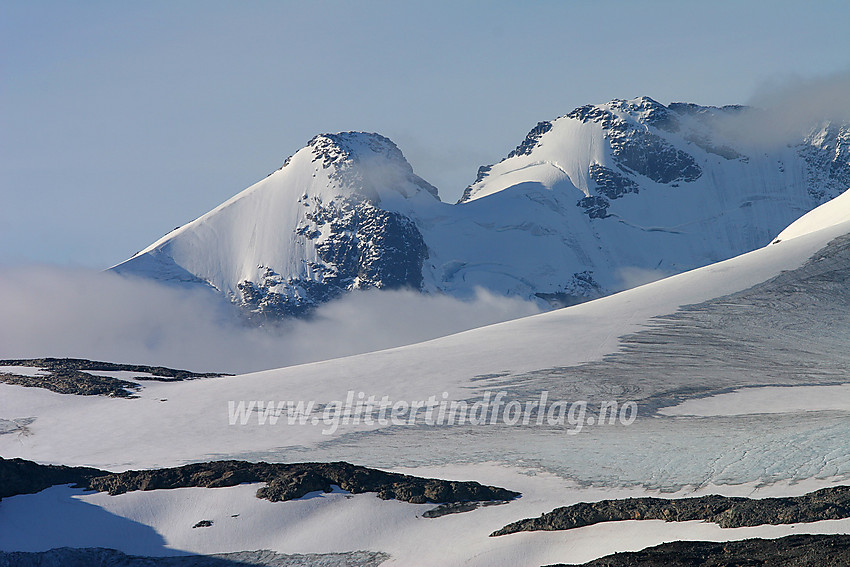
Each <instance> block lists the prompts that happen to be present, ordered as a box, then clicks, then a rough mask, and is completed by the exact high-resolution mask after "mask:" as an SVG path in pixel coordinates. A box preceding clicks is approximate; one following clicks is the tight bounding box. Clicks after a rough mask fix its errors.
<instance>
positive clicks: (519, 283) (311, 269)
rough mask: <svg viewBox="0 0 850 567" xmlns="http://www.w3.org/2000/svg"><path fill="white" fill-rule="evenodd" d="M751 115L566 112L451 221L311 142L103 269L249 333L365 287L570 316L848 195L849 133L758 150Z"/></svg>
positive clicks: (764, 237) (719, 255)
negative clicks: (179, 296)
mask: <svg viewBox="0 0 850 567" xmlns="http://www.w3.org/2000/svg"><path fill="white" fill-rule="evenodd" d="M754 112H757V111H754V110H752V109H748V108H745V107H740V106H727V107H722V108H715V107H703V106H698V105H694V104H685V103H674V104H671V105H669V106H664V105H662V104H660V103H658V102H656V101H654V100H652V99H650V98H646V97H643V98H638V99H633V100H615V101H612V102H610V103H607V104H604V105H587V106H583V107H580V108H577V109H575V110H574V111H572V112H570V113H569V114H567V115H565V116H562V117H560V118H558V119H556V120H553V121H548V122H540V123H539V124H538V125H537V126H536V127H535V128H534V129H532V130H531V132H529V134H528V136H526V138H525V140H523V142H522V143H521V144H520V145H519V146H517V148H516V149H515V150H513V151H512V152H510V153H509V154H508V156H507V157H506V158H505V159H503V160H502V161H501V162H499V163H497V164H494V165H489V166H483V167H481V168H480V169H479V171H478V176H477V178H476V180H475V182H474V183H472V184H471V185H470V186H469V187H467V189H466V190H465V191H464V193H463V196H462V198H461V199H460V201H459V202H458V203H457V204H455V205H450V204H447V203H443V202H441V201H440V200H439V198H438V196H437V190H436V189H435V188H434V187H433V186H431V185H430V184H428V183H427V182H425V181H424V180H422V179H421V178H419V177H418V176H416V175H415V174H414V173H413V170H412V168H411V166H410V164H409V163H408V162H407V161H406V160H405V158H404V156H403V155H402V153H401V151H400V150H399V149H398V148H397V147H396V146H395V144H393V143H392V142H391V141H390V140H388V139H387V138H385V137H383V136H380V135H378V134H366V133H359V132H345V133H340V134H325V135H320V136H316V137H315V138H314V139H313V140H311V141H310V142H309V143H308V145H307V147H305V148H303V149H302V150H300V151H299V152H297V153H296V154H295V155H293V156H292V157H291V158H289V159H287V160H286V162H285V163H284V165H283V167H282V168H281V169H279V170H278V171H276V172H274V173H273V174H272V175H270V176H269V177H268V178H266V179H265V180H263V181H261V182H259V183H257V184H255V185H254V186H252V187H250V188H248V189H246V190H245V191H243V192H242V193H240V194H238V195H237V196H235V197H233V198H232V199H230V200H229V201H227V202H226V203H224V204H222V205H221V206H219V207H217V208H216V209H214V210H213V211H211V212H210V213H207V214H206V215H204V216H202V217H200V218H199V219H197V220H195V221H193V222H191V223H189V224H187V225H185V226H183V227H181V228H179V229H176V230H175V231H173V232H172V233H170V234H168V235H166V236H165V237H163V238H162V239H160V240H159V241H157V242H155V243H154V244H152V245H151V246H150V247H148V248H146V249H145V250H143V251H142V252H140V253H138V254H136V255H135V256H133V257H132V258H130V259H129V260H127V261H126V262H124V263H122V264H119V265H118V266H116V267H114V268H113V270H115V271H117V272H119V273H123V274H133V275H141V276H144V277H151V278H155V279H158V280H162V281H168V282H173V283H178V284H180V285H200V286H204V287H207V288H212V289H214V290H216V291H217V292H219V293H221V294H223V295H224V296H225V297H227V298H228V299H229V300H230V301H232V302H233V303H235V304H237V305H239V306H241V307H242V308H243V309H244V310H245V312H246V313H247V314H248V315H249V316H250V317H251V318H253V319H256V320H260V321H262V320H266V319H276V318H279V317H285V316H291V315H296V316H297V315H303V314H306V313H308V312H309V311H310V310H311V309H312V308H314V307H315V306H316V305H318V304H321V303H323V302H325V301H328V300H330V299H333V298H335V297H339V296H340V295H341V294H343V293H345V292H347V291H350V290H356V289H366V288H378V289H396V288H410V289H415V290H420V291H422V292H425V293H448V294H452V295H455V296H459V297H464V296H468V295H470V294H472V293H473V292H474V290H475V288H484V289H487V290H490V291H492V292H494V293H497V294H504V295H512V296H520V297H524V298H528V299H532V300H535V301H537V302H539V303H540V304H541V305H543V306H547V305H548V306H560V305H567V304H572V303H577V302H580V301H584V300H587V299H592V298H595V297H599V296H602V295H605V294H608V293H611V292H614V291H618V290H620V289H625V288H627V287H630V286H633V285H637V284H639V283H643V282H644V281H648V280H650V279H654V278H657V277H661V276H664V275H670V274H673V273H678V272H682V271H685V270H689V269H692V268H696V267H699V266H702V265H706V264H709V263H713V262H716V261H720V260H723V259H726V258H730V257H732V256H735V255H738V254H741V253H744V252H747V251H749V250H753V249H755V248H758V247H760V246H763V245H765V244H767V243H768V242H770V241H771V240H772V239H773V238H774V237H775V236H776V235H777V234H778V233H779V232H780V231H781V230H782V229H783V228H784V227H786V226H787V225H788V224H790V223H791V222H792V221H794V220H795V219H796V218H798V217H799V216H801V215H802V214H804V213H805V212H807V211H809V210H811V209H813V208H814V207H816V206H818V205H820V204H821V203H823V202H825V201H827V200H829V199H831V198H833V197H835V196H837V195H838V194H840V193H841V192H843V191H844V190H845V189H847V188H848V187H850V125H848V124H833V123H828V122H824V123H822V124H816V125H813V126H812V128H811V130H810V131H809V132H806V133H801V134H800V136H799V137H797V138H794V139H789V140H758V137H757V136H753V135H751V134H752V132H750V131H749V130H751V129H752V127H751V124H752V123H753V121H752V120H751V118H752V116H753V113H754ZM748 129H749V130H748Z"/></svg>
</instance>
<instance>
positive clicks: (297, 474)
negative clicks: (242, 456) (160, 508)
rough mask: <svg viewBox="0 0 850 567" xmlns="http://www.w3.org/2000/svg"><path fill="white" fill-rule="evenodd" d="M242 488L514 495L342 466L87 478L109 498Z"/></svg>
mask: <svg viewBox="0 0 850 567" xmlns="http://www.w3.org/2000/svg"><path fill="white" fill-rule="evenodd" d="M246 482H265V483H266V486H263V487H261V488H260V489H259V490H258V491H257V497H258V498H264V499H266V500H270V501H272V502H280V501H285V500H293V499H296V498H301V497H302V496H304V495H306V494H308V493H310V492H317V491H322V492H331V491H332V487H333V486H334V485H335V486H339V487H340V488H341V489H343V490H346V491H348V492H351V493H353V494H360V493H363V492H375V493H377V495H378V497H379V498H382V499H384V500H389V499H396V500H403V501H405V502H412V503H415V504H424V503H426V502H435V503H443V502H465V501H490V500H512V499H514V498H516V497H517V496H519V494H518V493H516V492H512V491H510V490H505V489H503V488H497V487H493V486H484V485H481V484H479V483H477V482H471V481H466V482H457V481H448V480H439V479H430V478H420V477H415V476H408V475H402V474H397V473H389V472H384V471H380V470H376V469H370V468H366V467H361V466H357V465H352V464H350V463H346V462H335V463H295V464H277V463H248V462H245V461H213V462H209V463H197V464H191V465H185V466H182V467H176V468H169V469H156V470H144V471H127V472H123V473H113V474H108V475H106V476H101V477H97V478H92V479H90V481H89V484H88V485H89V486H90V487H91V488H93V489H95V490H99V491H102V492H108V493H109V494H123V493H125V492H131V491H134V490H156V489H163V488H184V487H190V486H200V487H207V488H219V487H224V486H235V485H237V484H243V483H246Z"/></svg>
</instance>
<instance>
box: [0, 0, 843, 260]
mask: <svg viewBox="0 0 850 567" xmlns="http://www.w3.org/2000/svg"><path fill="white" fill-rule="evenodd" d="M847 22H850V3H848V2H846V1H832V2H830V1H821V2H816V3H807V2H781V1H758V2H757V1H749V2H748V1H741V2H726V1H713V2H681V1H679V2H674V1H666V2H661V1H644V2H612V1H598V2H569V1H563V2H531V3H522V4H520V3H508V2H471V1H470V2H419V3H408V2H322V1H317V2H283V1H281V2H260V1H244V2H216V1H202V2H201V1H197V2H195V1H189V0H183V1H180V2H158V1H146V2H111V1H110V2H48V1H41V2H38V1H27V2H25V1H9V0H0V266H10V265H16V264H26V263H47V264H59V265H76V266H87V267H94V268H105V267H108V266H109V265H111V264H114V263H117V262H119V261H121V260H123V259H125V258H126V257H128V256H130V255H131V254H133V253H134V252H136V251H137V250H139V249H141V248H143V247H145V246H146V245H148V244H149V243H151V242H152V241H153V240H155V239H156V238H158V237H159V236H161V235H162V234H164V233H166V232H168V231H169V230H171V229H172V228H174V227H175V226H178V225H181V224H184V223H185V222H188V221H190V220H192V219H193V218H195V217H197V216H199V215H200V214H203V213H204V212H206V211H207V210H209V209H211V208H212V207H214V206H216V205H217V204H219V203H220V202H222V201H223V200H225V199H226V198H228V197H230V196H232V195H234V194H235V193H237V192H238V191H240V190H242V189H244V188H245V187H247V186H248V185H250V184H252V183H254V182H255V181H258V180H259V179H262V178H263V177H264V176H265V175H266V174H268V173H270V172H271V171H273V170H274V169H276V168H277V167H279V166H280V164H281V163H282V162H283V160H284V159H285V158H286V157H287V156H288V155H290V154H292V153H294V152H295V151H297V150H298V149H299V148H301V147H302V146H303V145H304V144H305V143H306V142H307V141H308V140H309V139H310V138H311V137H313V136H314V135H315V134H317V133H320V132H337V131H343V130H366V131H377V132H380V133H382V134H384V135H386V136H388V137H390V138H391V139H393V140H394V141H395V142H396V143H397V144H398V145H399V147H400V148H401V149H402V151H403V152H404V153H405V155H406V156H407V157H408V159H409V161H410V162H411V163H412V164H413V167H414V169H415V170H416V171H417V173H419V174H420V175H421V176H422V177H424V178H425V179H427V180H428V181H430V182H431V183H433V184H434V185H436V186H437V187H438V188H439V189H440V192H441V194H442V195H443V198H444V200H450V201H454V200H455V199H457V197H458V196H459V195H460V192H461V191H462V190H463V188H464V186H466V185H467V184H468V183H469V182H471V181H472V180H473V179H474V178H475V173H476V170H477V168H478V166H479V165H482V164H485V163H492V162H494V161H498V160H499V159H500V158H501V157H503V156H504V155H505V154H506V153H507V152H508V151H510V150H511V149H512V148H513V147H514V146H515V145H516V144H518V143H519V142H520V141H521V140H522V138H523V137H524V136H525V134H526V132H527V131H528V130H529V129H531V128H532V127H533V126H534V125H535V124H536V123H537V122H538V121H540V120H546V119H551V118H554V117H556V116H559V115H562V114H565V113H567V112H569V111H570V110H572V109H573V108H575V107H576V106H580V105H582V104H586V103H601V102H606V101H608V100H610V99H612V98H631V97H634V96H639V95H648V96H651V97H653V98H655V99H657V100H659V101H661V102H663V103H669V102H673V101H689V102H697V103H701V104H712V105H723V104H732V103H746V102H748V101H749V100H751V99H752V97H753V96H754V94H755V93H757V92H760V91H761V92H763V91H765V90H766V89H769V88H770V85H776V84H781V83H783V82H787V81H793V80H799V79H801V80H805V79H809V78H816V77H819V76H823V75H828V74H834V73H848V72H850V34H848V33H847ZM848 104H850V103H848Z"/></svg>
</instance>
